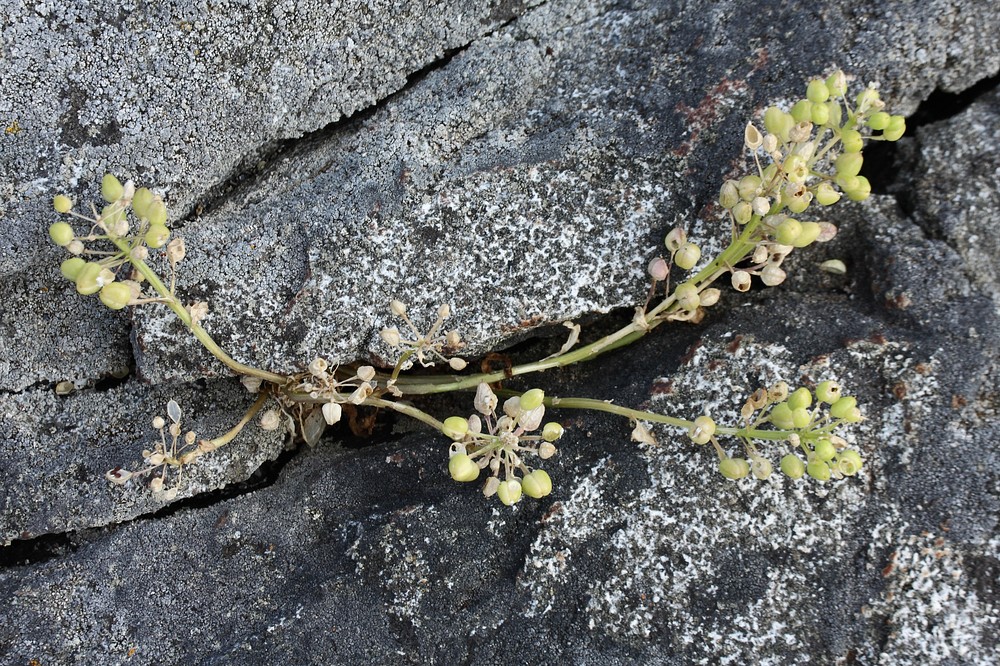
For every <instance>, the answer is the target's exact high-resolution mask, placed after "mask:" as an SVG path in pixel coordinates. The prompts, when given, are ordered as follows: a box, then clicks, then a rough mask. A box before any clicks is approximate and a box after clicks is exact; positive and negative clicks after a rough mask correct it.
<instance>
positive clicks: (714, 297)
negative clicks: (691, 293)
mask: <svg viewBox="0 0 1000 666" xmlns="http://www.w3.org/2000/svg"><path fill="white" fill-rule="evenodd" d="M721 296H722V292H721V291H719V290H718V289H716V288H714V287H709V288H708V289H705V290H704V291H702V292H701V297H700V299H701V307H703V308H708V307H712V306H713V305H715V304H716V303H718V302H719V298H720V297H721Z"/></svg>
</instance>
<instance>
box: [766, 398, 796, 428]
mask: <svg viewBox="0 0 1000 666" xmlns="http://www.w3.org/2000/svg"><path fill="white" fill-rule="evenodd" d="M793 415H794V412H793V411H792V408H791V407H789V406H788V403H787V402H779V403H778V404H777V405H775V406H774V407H772V408H771V415H770V416H771V423H773V424H774V425H775V427H777V428H780V429H781V430H791V429H792V428H794V427H795V418H794V416H793Z"/></svg>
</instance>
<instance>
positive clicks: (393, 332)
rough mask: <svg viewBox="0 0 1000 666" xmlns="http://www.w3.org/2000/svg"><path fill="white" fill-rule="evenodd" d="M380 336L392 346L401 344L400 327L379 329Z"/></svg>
mask: <svg viewBox="0 0 1000 666" xmlns="http://www.w3.org/2000/svg"><path fill="white" fill-rule="evenodd" d="M379 337H381V338H382V341H383V342H384V343H385V344H387V345H389V346H390V347H398V346H399V329H398V328H396V327H395V326H393V327H392V328H383V329H382V330H381V331H379Z"/></svg>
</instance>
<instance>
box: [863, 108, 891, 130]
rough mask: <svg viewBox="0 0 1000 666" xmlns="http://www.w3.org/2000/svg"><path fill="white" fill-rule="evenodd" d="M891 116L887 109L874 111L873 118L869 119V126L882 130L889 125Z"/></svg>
mask: <svg viewBox="0 0 1000 666" xmlns="http://www.w3.org/2000/svg"><path fill="white" fill-rule="evenodd" d="M889 118H890V116H889V114H888V113H886V112H885V111H879V112H878V113H873V114H872V116H871V118H869V119H868V127H871V128H872V129H873V130H877V131H882V130H884V129H885V128H886V127H888V126H889Z"/></svg>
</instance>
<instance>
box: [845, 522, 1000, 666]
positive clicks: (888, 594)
mask: <svg viewBox="0 0 1000 666" xmlns="http://www.w3.org/2000/svg"><path fill="white" fill-rule="evenodd" d="M895 531H896V533H895V534H894V535H893V536H894V548H895V549H894V551H893V552H892V554H891V555H890V564H889V565H888V566H886V568H885V569H884V570H883V575H884V576H885V578H886V580H887V585H886V587H885V589H884V591H883V592H882V594H881V595H880V596H879V597H878V598H875V599H872V600H871V601H870V603H869V604H868V605H867V606H866V607H865V608H864V609H863V613H864V614H865V616H866V617H868V618H874V619H876V620H880V621H881V622H882V623H883V624H884V625H885V626H886V627H887V629H888V636H887V638H886V640H885V643H884V645H882V646H881V647H880V649H879V650H877V651H876V650H875V649H874V646H871V645H869V646H867V647H866V648H865V649H863V650H861V651H859V654H858V658H859V659H860V660H861V661H862V662H863V663H870V664H876V663H877V664H894V665H898V666H908V665H910V664H913V665H921V666H922V665H923V664H940V663H963V664H996V663H1000V644H998V643H997V642H996V640H995V634H996V632H997V630H998V629H1000V608H998V607H997V606H996V604H995V603H992V602H990V601H988V600H986V599H981V598H980V596H979V592H978V591H977V589H976V581H974V580H972V579H971V577H970V575H969V567H968V562H967V561H966V560H967V557H968V555H967V554H965V553H963V549H962V548H961V547H959V546H957V545H956V544H954V543H952V542H951V541H949V540H948V539H947V538H946V537H945V536H939V535H935V534H930V533H927V532H924V533H922V534H919V535H917V534H906V533H905V532H904V531H903V530H901V529H898V528H897V529H896V530H895ZM976 554H977V555H979V556H983V555H985V556H986V557H989V558H992V559H993V560H994V561H995V560H996V559H997V558H998V557H1000V538H994V539H992V540H991V541H990V542H988V543H986V544H984V545H983V546H982V547H981V553H976ZM992 585H993V586H995V585H996V581H992Z"/></svg>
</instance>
